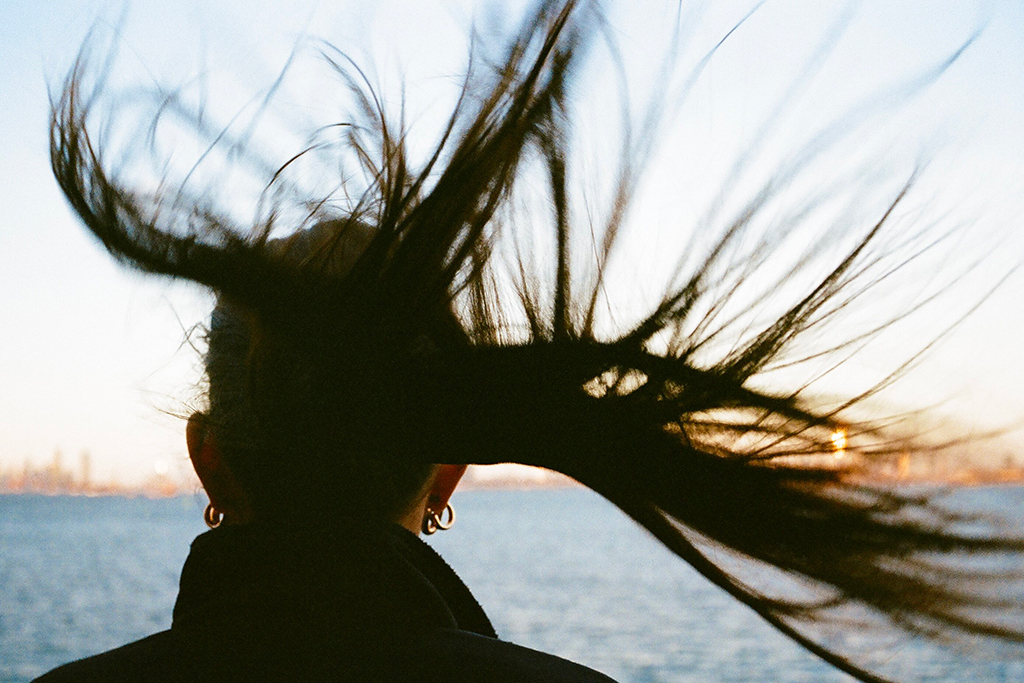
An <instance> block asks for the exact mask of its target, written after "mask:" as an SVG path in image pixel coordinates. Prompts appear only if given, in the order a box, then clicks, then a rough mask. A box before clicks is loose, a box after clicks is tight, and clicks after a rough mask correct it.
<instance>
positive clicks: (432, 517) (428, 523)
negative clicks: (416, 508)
mask: <svg viewBox="0 0 1024 683" xmlns="http://www.w3.org/2000/svg"><path fill="white" fill-rule="evenodd" d="M446 512H447V513H448V521H447V522H445V521H444V516H445V513H446ZM453 524H455V508H453V507H452V504H451V503H448V504H447V505H445V506H444V510H442V511H441V513H440V514H438V512H437V511H436V510H434V509H433V508H429V507H428V508H427V514H425V515H424V516H423V533H424V535H426V536H429V535H431V534H432V533H434V532H435V531H438V530H441V531H447V530H448V529H451V528H452V525H453Z"/></svg>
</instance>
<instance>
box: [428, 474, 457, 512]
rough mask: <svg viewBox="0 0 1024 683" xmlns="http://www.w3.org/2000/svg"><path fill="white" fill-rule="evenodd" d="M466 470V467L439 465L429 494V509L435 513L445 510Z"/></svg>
mask: <svg viewBox="0 0 1024 683" xmlns="http://www.w3.org/2000/svg"><path fill="white" fill-rule="evenodd" d="M466 469H467V466H466V465H438V466H437V472H436V474H435V475H434V481H433V483H432V484H431V485H430V491H429V492H428V493H427V507H429V508H430V509H431V510H434V511H435V512H441V511H442V510H444V508H445V506H446V505H448V501H449V500H450V499H451V497H452V494H453V493H455V487H456V486H458V485H459V481H460V480H461V479H462V475H464V474H465V473H466Z"/></svg>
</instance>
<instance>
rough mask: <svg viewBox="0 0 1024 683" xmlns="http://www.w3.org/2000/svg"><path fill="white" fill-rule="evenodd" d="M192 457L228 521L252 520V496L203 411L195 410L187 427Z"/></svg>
mask: <svg viewBox="0 0 1024 683" xmlns="http://www.w3.org/2000/svg"><path fill="white" fill-rule="evenodd" d="M185 441H186V444H187V446H188V457H189V459H190V460H191V461H192V467H193V469H195V471H196V476H198V477H199V481H200V483H201V484H202V485H203V488H204V489H205V490H206V495H207V496H209V498H210V504H211V505H212V506H213V508H214V510H215V511H216V512H217V513H220V515H221V516H222V518H223V521H224V523H225V524H240V523H244V522H248V521H249V520H250V518H251V517H252V510H251V508H250V505H249V497H248V495H247V493H246V491H245V489H244V488H243V487H242V486H241V485H239V483H238V480H236V479H235V476H234V473H233V472H232V471H231V468H230V467H228V465H227V463H226V462H224V459H223V458H222V457H221V452H220V449H219V448H218V446H217V439H216V436H215V435H214V433H213V432H212V431H211V430H210V428H209V425H208V424H207V422H206V416H205V415H203V414H202V413H193V414H192V416H191V417H189V419H188V425H187V426H186V428H185Z"/></svg>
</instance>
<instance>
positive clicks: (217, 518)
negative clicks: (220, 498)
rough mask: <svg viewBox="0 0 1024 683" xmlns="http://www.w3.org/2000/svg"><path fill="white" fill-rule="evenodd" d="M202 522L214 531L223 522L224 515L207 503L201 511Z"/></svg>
mask: <svg viewBox="0 0 1024 683" xmlns="http://www.w3.org/2000/svg"><path fill="white" fill-rule="evenodd" d="M203 521H204V522H206V526H208V527H210V528H211V529H216V528H217V527H219V526H220V525H221V523H222V522H223V521H224V513H223V512H221V511H220V510H218V509H217V508H215V507H213V503H207V504H206V509H205V510H203Z"/></svg>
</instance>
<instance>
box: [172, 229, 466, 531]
mask: <svg viewBox="0 0 1024 683" xmlns="http://www.w3.org/2000/svg"><path fill="white" fill-rule="evenodd" d="M372 237H373V230H372V229H371V228H370V227H369V226H367V225H365V224H364V223H361V222H358V221H346V220H330V221H323V222H321V223H318V224H317V225H315V226H314V227H312V228H309V229H305V230H301V231H299V232H296V233H295V234H293V235H291V236H290V237H288V238H286V239H277V240H271V241H268V242H267V243H266V244H265V250H266V252H267V253H268V255H270V256H271V257H272V258H275V259H278V260H279V261H280V263H281V265H282V266H286V267H287V268H289V269H291V270H292V272H293V276H294V277H301V273H303V272H307V273H315V274H316V276H317V277H322V278H325V279H328V280H334V281H337V282H341V281H343V280H344V279H345V277H346V276H347V275H348V274H349V272H350V271H351V270H352V268H353V266H354V265H355V263H356V261H357V260H358V258H359V257H360V256H361V255H362V253H363V252H364V251H365V250H366V248H367V246H368V245H369V244H370V241H371V240H372ZM330 315H332V311H325V310H319V311H318V310H315V309H314V310H312V311H311V315H307V316H303V315H295V316H293V317H290V318H288V319H287V321H286V322H285V324H286V325H287V326H288V327H289V329H288V330H287V333H286V332H285V331H283V330H280V329H275V325H280V324H281V322H280V321H270V320H266V319H265V316H262V315H261V314H260V312H259V311H258V310H255V309H253V308H252V307H247V306H245V305H242V304H237V303H232V302H231V301H229V300H228V299H226V298H223V297H222V298H221V299H220V300H219V301H218V302H217V305H216V307H215V308H214V311H213V314H212V315H211V318H210V323H209V325H208V328H207V329H208V331H207V335H206V341H207V350H206V354H205V358H204V361H205V370H206V372H205V374H206V388H207V404H208V407H207V409H206V410H205V411H204V412H197V413H195V414H193V415H192V416H191V418H190V419H189V421H188V427H187V443H188V451H189V456H190V458H191V460H192V464H193V466H194V468H195V471H196V474H197V475H198V476H199V479H200V481H201V482H202V484H203V488H204V489H205V490H206V492H207V494H208V495H209V497H210V501H211V504H212V505H213V506H214V508H215V509H216V510H217V511H218V512H219V513H221V514H223V517H224V521H225V523H227V524H237V523H245V522H249V521H252V520H254V519H266V518H269V519H271V520H272V519H274V518H281V517H291V518H297V519H302V518H310V517H312V518H316V519H318V520H319V521H320V522H321V523H323V522H324V521H328V520H330V518H337V517H350V518H359V519H367V518H370V519H378V520H388V521H395V522H399V523H401V524H402V525H403V526H405V527H407V528H409V529H410V530H413V531H418V530H419V529H420V527H421V523H422V521H423V518H424V515H425V514H429V512H430V511H435V512H441V511H442V510H443V509H444V508H445V506H446V505H447V503H448V499H449V498H450V497H451V494H452V492H453V491H454V489H455V487H456V485H457V484H458V482H459V479H460V478H461V476H462V474H463V472H464V471H465V469H466V467H465V465H445V464H435V463H429V462H423V461H416V460H411V459H409V458H407V457H403V456H404V454H402V453H395V452H373V451H370V452H367V448H366V446H365V444H362V445H361V444H360V443H359V442H358V441H357V439H355V438H354V437H353V434H351V433H350V434H346V430H345V429H344V428H341V429H339V425H342V424H345V423H346V421H351V420H352V419H353V418H355V417H356V414H354V413H353V411H351V410H349V409H348V408H350V406H351V402H349V401H345V400H342V401H341V402H340V403H339V402H338V401H332V400H331V399H332V397H337V396H338V393H337V392H335V391H330V390H325V387H327V386H329V385H331V384H335V385H345V384H346V383H348V382H350V381H351V378H350V377H349V376H348V375H349V374H350V373H352V368H351V367H350V366H349V365H348V364H346V363H339V362H335V361H332V360H331V356H332V355H333V354H332V351H334V352H338V353H344V349H343V348H342V347H339V348H336V349H333V350H332V349H328V348H324V345H323V344H321V343H314V344H310V343H308V340H309V338H310V337H314V336H316V335H317V334H318V333H319V334H322V325H321V324H320V319H321V318H323V317H326V316H330ZM442 315H444V314H443V313H442ZM347 332H348V333H347V334H345V335H343V338H345V339H349V340H354V339H357V338H358V337H359V336H360V335H359V332H360V331H359V330H349V331H347ZM393 361H394V365H398V362H399V359H397V358H395V359H393ZM391 365H392V364H390V363H389V366H391ZM364 369H365V368H364ZM339 373H342V374H339ZM372 374H373V375H374V376H375V378H376V380H377V381H381V380H382V375H383V374H384V373H381V372H377V373H372ZM296 415H302V416H303V418H302V419H301V428H300V429H298V430H297V429H296V424H295V423H296V419H295V416H296ZM351 431H352V432H356V430H354V429H353V430H351ZM346 437H348V438H346ZM375 443H377V444H383V443H385V442H384V441H382V440H377V441H375ZM381 448H386V446H381ZM438 456H439V459H440V457H442V456H443V454H441V453H439V454H438Z"/></svg>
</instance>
